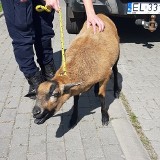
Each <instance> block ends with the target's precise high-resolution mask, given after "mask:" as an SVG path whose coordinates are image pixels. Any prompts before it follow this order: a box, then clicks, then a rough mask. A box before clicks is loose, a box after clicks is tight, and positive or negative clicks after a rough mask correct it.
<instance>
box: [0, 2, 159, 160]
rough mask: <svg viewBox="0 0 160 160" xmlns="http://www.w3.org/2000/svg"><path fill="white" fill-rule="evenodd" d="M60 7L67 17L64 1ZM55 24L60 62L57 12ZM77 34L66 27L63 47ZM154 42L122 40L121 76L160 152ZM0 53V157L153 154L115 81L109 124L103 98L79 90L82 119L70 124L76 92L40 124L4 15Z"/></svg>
mask: <svg viewBox="0 0 160 160" xmlns="http://www.w3.org/2000/svg"><path fill="white" fill-rule="evenodd" d="M62 7H63V11H64V12H63V18H65V16H64V15H65V7H64V3H63V2H62ZM64 21H65V20H64ZM54 30H55V33H56V36H55V37H54V38H53V48H54V57H55V61H56V66H57V68H58V67H59V65H60V63H61V52H60V50H61V46H60V40H59V37H60V35H59V22H58V14H56V16H55V21H54ZM74 37H75V35H69V34H67V32H66V31H65V48H67V47H68V45H69V44H70V42H71V40H72V39H73V38H74ZM153 44H154V47H153V48H152V49H148V48H146V47H143V46H142V44H136V47H135V44H132V43H130V44H128V43H126V44H125V43H124V44H123V43H122V44H121V53H122V56H121V59H120V63H119V68H120V69H119V71H120V73H121V75H122V77H123V82H122V84H123V92H124V94H125V95H126V97H127V99H128V101H129V103H130V105H131V107H133V110H134V112H135V113H136V115H137V116H138V119H139V120H140V122H141V124H142V127H143V129H144V131H145V133H146V135H147V136H148V138H149V139H150V140H151V142H152V144H153V146H154V147H155V150H156V152H157V153H158V152H159V150H158V148H159V147H158V146H159V145H160V144H159V139H160V138H159V135H160V134H158V133H159V129H160V128H158V127H159V126H158V125H159V122H160V121H159V115H160V114H159V109H160V105H159V104H160V98H159V97H158V96H159V94H158V89H159V87H160V85H159V84H158V82H159V78H160V77H159V74H158V73H159V72H160V71H159V69H158V65H159V63H158V59H159V57H158V49H159V46H158V43H157V42H156V43H153ZM128 46H129V48H128ZM129 50H130V51H129ZM128 51H129V53H128ZM138 51H139V52H140V53H138ZM135 54H136V56H135ZM155 56H156V58H155ZM0 57H1V58H0V160H32V159H34V160H66V159H67V160H123V159H126V160H147V159H149V157H148V154H147V152H146V150H145V149H144V148H143V146H142V144H141V142H140V141H139V139H138V136H137V135H136V132H135V130H134V129H133V127H132V125H131V124H130V122H129V120H128V117H127V114H126V112H125V110H124V107H123V106H122V103H121V101H120V100H115V99H114V98H113V92H112V85H113V84H112V81H110V82H109V85H108V88H107V91H108V92H107V97H108V98H107V100H106V103H107V104H108V105H109V104H110V116H111V122H110V123H109V125H108V126H106V127H102V125H101V114H100V107H99V106H100V104H99V101H98V99H97V98H95V97H94V95H93V92H92V91H90V92H87V93H85V94H83V95H82V96H81V98H80V103H79V106H80V108H79V122H78V124H77V126H76V127H74V128H73V129H69V128H68V122H69V119H70V115H71V113H72V110H71V106H72V104H73V99H72V98H70V99H69V100H68V101H67V102H66V103H65V104H64V106H63V108H62V109H61V111H59V112H58V113H57V115H55V116H54V117H52V118H50V119H49V120H47V121H46V122H45V123H44V124H42V125H36V124H34V119H33V118H32V113H31V112H32V108H33V106H34V103H35V102H34V101H33V100H30V99H28V98H25V97H24V95H25V94H26V93H27V91H28V84H27V82H26V80H25V79H24V77H23V75H22V73H21V72H20V71H19V68H18V66H17V63H16V62H15V58H14V55H13V49H12V45H11V39H10V37H9V35H8V32H7V29H6V25H5V20H4V17H3V16H2V17H1V18H0ZM143 58H144V60H143ZM148 64H149V65H148ZM142 66H143V67H142ZM153 71H154V72H153ZM135 80H137V81H135ZM153 91H154V92H153ZM155 97H156V98H155ZM158 154H159V153H158Z"/></svg>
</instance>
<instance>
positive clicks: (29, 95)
mask: <svg viewBox="0 0 160 160" xmlns="http://www.w3.org/2000/svg"><path fill="white" fill-rule="evenodd" d="M24 97H29V98H32V99H35V97H36V92H32V93H31V92H30V93H28V94H26V95H25V96H24Z"/></svg>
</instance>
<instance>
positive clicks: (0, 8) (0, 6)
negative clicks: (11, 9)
mask: <svg viewBox="0 0 160 160" xmlns="http://www.w3.org/2000/svg"><path fill="white" fill-rule="evenodd" d="M0 12H2V4H1V3H0Z"/></svg>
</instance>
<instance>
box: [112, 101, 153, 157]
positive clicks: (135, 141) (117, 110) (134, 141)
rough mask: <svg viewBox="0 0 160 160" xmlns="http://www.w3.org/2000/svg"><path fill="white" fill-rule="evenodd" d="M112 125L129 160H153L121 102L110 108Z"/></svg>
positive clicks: (114, 103) (115, 102) (116, 102)
mask: <svg viewBox="0 0 160 160" xmlns="http://www.w3.org/2000/svg"><path fill="white" fill-rule="evenodd" d="M109 114H110V116H111V117H112V120H111V124H112V126H113V129H114V131H115V133H116V136H117V139H118V141H119V144H120V146H121V149H122V151H123V153H124V156H125V158H126V159H127V160H135V159H136V160H151V159H150V157H149V154H148V152H147V150H146V149H145V148H144V146H143V144H142V142H141V141H140V139H139V137H138V135H137V133H136V131H135V129H134V128H133V126H132V124H131V122H130V119H129V118H128V117H127V113H126V111H125V109H124V106H123V104H122V102H121V100H115V101H114V102H113V104H112V105H111V106H110V109H109Z"/></svg>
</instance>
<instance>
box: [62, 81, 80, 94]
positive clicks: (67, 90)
mask: <svg viewBox="0 0 160 160" xmlns="http://www.w3.org/2000/svg"><path fill="white" fill-rule="evenodd" d="M80 84H82V82H78V83H69V84H65V85H64V89H63V93H68V92H69V90H70V89H71V88H72V87H74V86H78V85H80Z"/></svg>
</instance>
